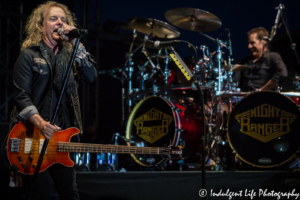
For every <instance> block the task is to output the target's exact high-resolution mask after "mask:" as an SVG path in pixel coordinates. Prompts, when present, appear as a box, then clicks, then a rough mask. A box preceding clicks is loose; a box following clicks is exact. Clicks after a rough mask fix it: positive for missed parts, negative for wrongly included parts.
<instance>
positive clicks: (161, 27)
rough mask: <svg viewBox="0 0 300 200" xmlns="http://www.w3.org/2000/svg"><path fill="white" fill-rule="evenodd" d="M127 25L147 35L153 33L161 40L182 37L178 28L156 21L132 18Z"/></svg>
mask: <svg viewBox="0 0 300 200" xmlns="http://www.w3.org/2000/svg"><path fill="white" fill-rule="evenodd" d="M127 23H128V25H129V26H130V27H131V28H133V29H135V30H136V31H138V32H141V33H144V34H146V35H150V34H151V33H153V34H154V35H156V36H157V37H160V38H176V37H178V36H179V35H180V32H179V31H178V30H177V28H175V27H173V26H171V25H169V24H168V23H166V22H163V21H159V20H156V19H150V18H132V19H129V20H128V21H127Z"/></svg>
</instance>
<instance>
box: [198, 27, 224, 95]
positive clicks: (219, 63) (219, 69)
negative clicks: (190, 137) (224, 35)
mask: <svg viewBox="0 0 300 200" xmlns="http://www.w3.org/2000/svg"><path fill="white" fill-rule="evenodd" d="M198 33H199V34H201V35H203V36H205V37H207V38H208V39H210V40H212V41H214V42H216V43H217V45H218V50H217V59H216V60H217V63H218V77H217V79H218V87H217V91H218V92H221V90H222V89H223V88H222V82H223V76H222V70H221V62H222V59H223V58H222V54H223V52H222V51H221V47H226V48H227V45H226V44H224V42H223V41H222V40H219V39H214V38H212V37H210V36H208V35H206V34H204V33H202V32H199V31H198Z"/></svg>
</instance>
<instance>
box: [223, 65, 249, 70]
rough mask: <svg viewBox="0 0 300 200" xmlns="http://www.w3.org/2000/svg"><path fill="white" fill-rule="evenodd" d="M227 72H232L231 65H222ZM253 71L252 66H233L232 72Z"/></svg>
mask: <svg viewBox="0 0 300 200" xmlns="http://www.w3.org/2000/svg"><path fill="white" fill-rule="evenodd" d="M222 67H224V69H225V70H227V71H228V70H230V65H222ZM249 69H251V66H248V65H240V64H234V65H232V68H231V71H232V72H240V71H247V70H249Z"/></svg>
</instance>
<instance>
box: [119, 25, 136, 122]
mask: <svg viewBox="0 0 300 200" xmlns="http://www.w3.org/2000/svg"><path fill="white" fill-rule="evenodd" d="M136 37H137V33H136V31H135V29H134V30H133V38H132V42H131V45H130V48H129V52H128V53H127V54H126V58H127V59H126V62H125V65H124V68H123V71H122V78H121V82H122V122H121V124H122V125H123V124H125V122H126V117H125V115H126V114H125V101H126V94H125V80H126V79H127V78H129V79H128V93H130V92H132V72H133V70H134V68H133V62H132V56H133V53H134V52H132V48H133V43H134V41H135V39H136ZM126 71H128V72H129V76H127V73H126ZM131 110H132V97H128V115H127V119H128V116H129V114H130V113H131Z"/></svg>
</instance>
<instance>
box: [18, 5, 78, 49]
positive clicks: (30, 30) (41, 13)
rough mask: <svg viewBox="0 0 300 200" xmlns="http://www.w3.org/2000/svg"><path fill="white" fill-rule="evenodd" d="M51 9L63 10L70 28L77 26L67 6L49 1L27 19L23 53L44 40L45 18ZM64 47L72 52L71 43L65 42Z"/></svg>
mask: <svg viewBox="0 0 300 200" xmlns="http://www.w3.org/2000/svg"><path fill="white" fill-rule="evenodd" d="M51 7H59V8H61V9H62V10H63V11H64V12H65V15H66V19H67V24H68V25H70V26H76V19H75V15H74V14H73V13H72V12H71V11H70V10H69V9H68V7H67V6H65V5H63V4H60V3H58V2H55V1H47V2H45V3H43V4H40V5H39V6H38V7H37V8H36V9H34V10H33V11H32V13H31V15H30V16H29V18H28V19H27V22H26V25H25V31H24V32H25V35H26V39H25V40H24V42H23V44H22V48H21V51H22V50H24V49H26V48H28V47H30V46H32V45H38V44H39V42H40V41H41V40H42V37H43V22H44V18H45V16H46V15H47V14H48V12H49V9H50V8H51ZM64 45H65V46H66V48H67V50H68V51H71V49H72V46H71V44H70V43H68V42H65V41H64Z"/></svg>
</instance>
